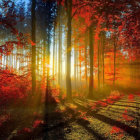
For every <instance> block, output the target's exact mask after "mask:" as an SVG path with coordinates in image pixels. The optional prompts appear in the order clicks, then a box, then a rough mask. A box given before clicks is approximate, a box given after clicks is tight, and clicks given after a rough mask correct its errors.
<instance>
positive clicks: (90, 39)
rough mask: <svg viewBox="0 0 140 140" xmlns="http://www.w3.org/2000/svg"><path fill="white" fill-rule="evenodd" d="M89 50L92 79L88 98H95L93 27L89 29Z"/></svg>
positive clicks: (90, 79) (90, 78)
mask: <svg viewBox="0 0 140 140" xmlns="http://www.w3.org/2000/svg"><path fill="white" fill-rule="evenodd" d="M89 49H90V77H89V94H88V97H89V98H91V97H93V58H94V49H93V28H92V25H91V26H90V27H89Z"/></svg>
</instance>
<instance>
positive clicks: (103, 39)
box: [102, 33, 105, 86]
mask: <svg viewBox="0 0 140 140" xmlns="http://www.w3.org/2000/svg"><path fill="white" fill-rule="evenodd" d="M102 45H103V86H104V79H105V78H104V71H105V70H104V69H105V64H104V61H105V60H104V55H105V52H104V51H105V35H104V33H103V35H102Z"/></svg>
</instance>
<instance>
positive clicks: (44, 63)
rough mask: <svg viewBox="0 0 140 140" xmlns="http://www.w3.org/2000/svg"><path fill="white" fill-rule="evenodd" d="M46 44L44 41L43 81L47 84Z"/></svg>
mask: <svg viewBox="0 0 140 140" xmlns="http://www.w3.org/2000/svg"><path fill="white" fill-rule="evenodd" d="M45 65H46V42H45V39H44V42H43V80H44V82H45V73H46V67H45Z"/></svg>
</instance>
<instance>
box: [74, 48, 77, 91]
mask: <svg viewBox="0 0 140 140" xmlns="http://www.w3.org/2000/svg"><path fill="white" fill-rule="evenodd" d="M76 53H77V52H76V48H74V85H75V90H76V65H77V60H76V59H77V54H76Z"/></svg>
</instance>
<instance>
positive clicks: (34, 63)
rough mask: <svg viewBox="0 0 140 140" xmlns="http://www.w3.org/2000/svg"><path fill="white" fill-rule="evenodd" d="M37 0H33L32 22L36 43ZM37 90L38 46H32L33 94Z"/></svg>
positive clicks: (32, 33)
mask: <svg viewBox="0 0 140 140" xmlns="http://www.w3.org/2000/svg"><path fill="white" fill-rule="evenodd" d="M35 7H36V0H32V13H31V15H32V22H31V27H32V30H31V35H32V41H33V42H34V43H36V16H35ZM35 91H36V46H35V45H34V46H32V94H35Z"/></svg>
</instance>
